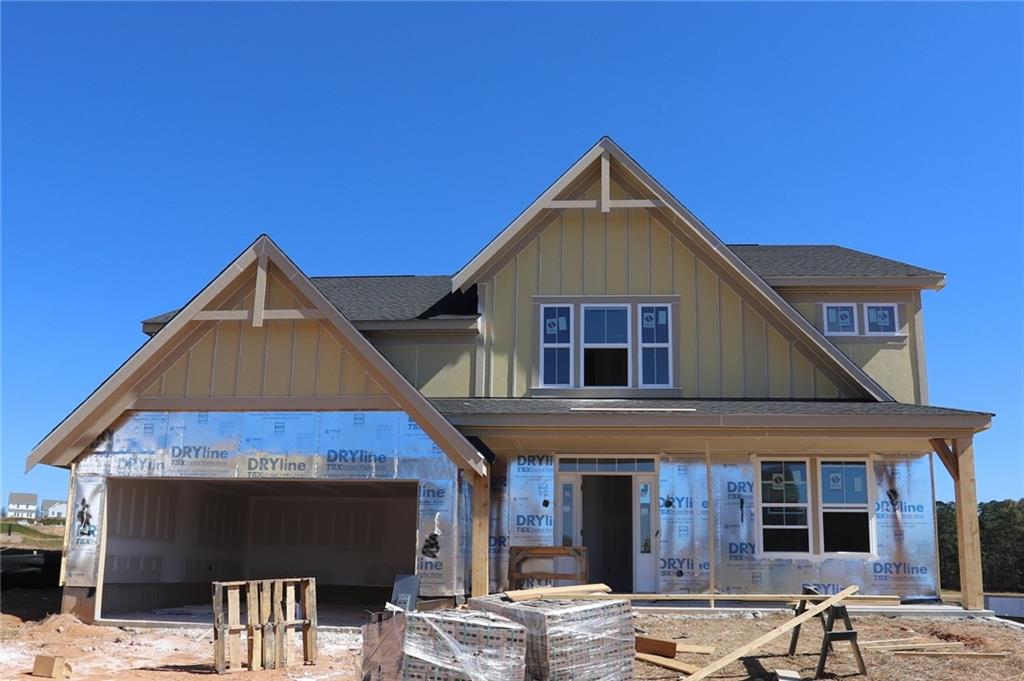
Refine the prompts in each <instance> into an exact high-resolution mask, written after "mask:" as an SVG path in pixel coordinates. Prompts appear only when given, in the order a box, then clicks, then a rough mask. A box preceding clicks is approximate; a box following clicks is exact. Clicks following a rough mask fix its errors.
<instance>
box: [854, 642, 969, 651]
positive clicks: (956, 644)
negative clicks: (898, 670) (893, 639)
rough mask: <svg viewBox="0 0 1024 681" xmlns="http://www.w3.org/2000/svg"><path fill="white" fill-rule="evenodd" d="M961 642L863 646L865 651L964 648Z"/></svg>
mask: <svg viewBox="0 0 1024 681" xmlns="http://www.w3.org/2000/svg"><path fill="white" fill-rule="evenodd" d="M963 647H964V644H963V643H960V642H950V643H894V644H892V645H884V646H864V645H862V646H861V649H863V650H918V649H921V648H963Z"/></svg>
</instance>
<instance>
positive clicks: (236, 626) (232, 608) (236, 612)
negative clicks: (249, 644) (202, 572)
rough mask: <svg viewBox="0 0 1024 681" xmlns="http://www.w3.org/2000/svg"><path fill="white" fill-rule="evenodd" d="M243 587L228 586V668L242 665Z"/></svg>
mask: <svg viewBox="0 0 1024 681" xmlns="http://www.w3.org/2000/svg"><path fill="white" fill-rule="evenodd" d="M241 590H242V588H241V587H238V586H229V587H228V626H227V637H228V668H229V669H238V668H239V667H241V666H242V636H241V634H240V633H239V632H240V631H241V630H242V629H243V628H244V627H242V617H241V614H240V612H241V606H240V599H239V596H240V595H241Z"/></svg>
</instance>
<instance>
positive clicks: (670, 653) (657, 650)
mask: <svg viewBox="0 0 1024 681" xmlns="http://www.w3.org/2000/svg"><path fill="white" fill-rule="evenodd" d="M636 652H638V653H648V654H650V655H660V656H662V657H675V656H676V653H677V652H679V650H678V649H677V648H676V642H675V641H668V640H665V639H663V638H650V637H648V636H637V637H636Z"/></svg>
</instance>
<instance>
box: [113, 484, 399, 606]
mask: <svg viewBox="0 0 1024 681" xmlns="http://www.w3.org/2000/svg"><path fill="white" fill-rule="evenodd" d="M417 498H418V484H417V483H416V482H404V481H386V482H379V481H370V480H367V481H358V482H356V481H343V482H342V481H338V482H333V481H290V480H289V481H284V480H227V481H224V480H218V481H211V480H132V479H111V480H109V481H108V490H107V519H106V533H107V548H106V561H105V563H104V569H103V590H102V594H101V613H102V617H103V618H104V619H129V620H156V621H169V622H182V623H202V624H205V623H212V610H211V605H210V600H211V596H210V582H214V581H230V580H247V579H270V578H277V577H315V578H316V580H317V602H318V608H319V618H320V622H321V624H323V625H327V626H331V625H335V626H355V625H358V624H361V623H363V622H364V621H365V612H366V611H367V610H371V611H380V610H383V606H384V602H385V600H386V599H387V598H388V597H389V596H390V595H391V587H392V585H393V583H394V579H395V576H396V575H402V574H413V572H414V570H415V560H416V528H417V519H418V516H417Z"/></svg>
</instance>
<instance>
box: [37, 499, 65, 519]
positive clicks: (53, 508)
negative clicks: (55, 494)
mask: <svg viewBox="0 0 1024 681" xmlns="http://www.w3.org/2000/svg"><path fill="white" fill-rule="evenodd" d="M67 516H68V502H66V501H61V500H60V499H43V505H42V507H41V508H40V509H39V517H40V518H66V517H67Z"/></svg>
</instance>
